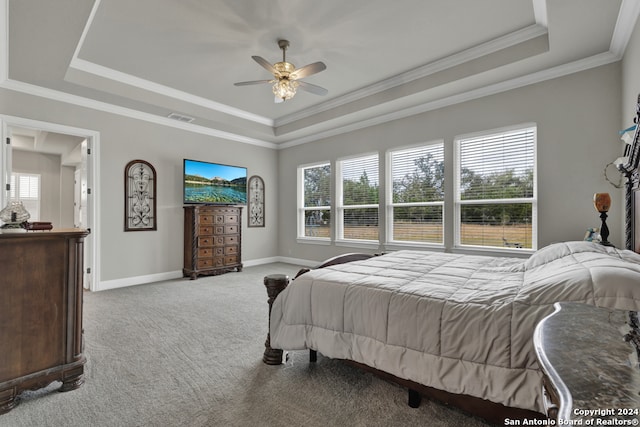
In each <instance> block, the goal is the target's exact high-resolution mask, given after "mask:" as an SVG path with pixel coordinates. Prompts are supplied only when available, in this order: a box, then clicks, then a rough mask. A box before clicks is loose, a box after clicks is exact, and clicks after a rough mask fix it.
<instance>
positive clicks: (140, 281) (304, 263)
mask: <svg viewBox="0 0 640 427" xmlns="http://www.w3.org/2000/svg"><path fill="white" fill-rule="evenodd" d="M274 262H283V263H286V264H293V265H299V266H301V267H314V266H316V265H318V261H309V260H306V259H298V258H290V257H281V256H275V257H269V258H260V259H252V260H249V261H243V262H242V265H243V267H255V266H258V265H264V264H272V263H274ZM181 277H183V275H182V270H178V271H168V272H166V273H157V274H148V275H144V276H135V277H125V278H123V279H114V280H104V281H101V282H99V283H98V286H97V287H96V291H106V290H108V289H117V288H125V287H127V286H135V285H144V284H147V283H154V282H162V281H163V280H173V279H179V278H181Z"/></svg>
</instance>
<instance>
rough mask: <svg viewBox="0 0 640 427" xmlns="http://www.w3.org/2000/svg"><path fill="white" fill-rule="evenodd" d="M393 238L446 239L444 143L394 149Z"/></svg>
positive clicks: (391, 215) (392, 154)
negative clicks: (444, 223)
mask: <svg viewBox="0 0 640 427" xmlns="http://www.w3.org/2000/svg"><path fill="white" fill-rule="evenodd" d="M389 164H390V166H389V167H390V174H391V185H390V186H388V188H389V189H390V191H391V197H388V198H387V200H390V201H391V203H390V204H389V206H388V211H389V215H388V218H393V221H389V228H388V233H387V234H388V236H391V240H392V241H409V242H428V243H443V206H444V144H443V143H436V144H430V145H424V146H420V147H413V148H407V149H402V150H396V151H391V152H390V153H389Z"/></svg>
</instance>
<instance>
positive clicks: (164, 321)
mask: <svg viewBox="0 0 640 427" xmlns="http://www.w3.org/2000/svg"><path fill="white" fill-rule="evenodd" d="M297 271H298V267H296V266H292V265H287V264H270V265H265V266H259V267H252V268H245V269H244V271H243V272H242V273H235V272H234V273H228V274H224V275H220V276H213V277H202V278H199V279H198V280H195V281H191V280H187V279H185V280H175V281H167V282H162V283H156V284H148V285H140V286H133V287H129V288H123V289H115V290H111V291H102V292H97V293H90V292H87V293H85V298H84V330H85V354H86V357H87V365H86V367H85V377H86V383H85V384H84V385H83V386H82V387H80V388H79V389H77V390H74V391H70V392H67V393H59V392H57V391H56V389H57V388H58V387H59V385H60V384H59V383H53V384H52V385H51V386H49V387H47V388H46V389H44V390H40V391H36V392H26V393H24V394H23V396H22V399H21V401H20V404H19V405H18V406H17V407H16V408H15V409H14V410H12V411H11V412H9V413H8V414H5V415H1V416H0V426H2V427H5V426H7V427H20V426H28V427H34V426H38V427H40V426H60V427H62V426H64V427H72V426H82V427H86V426H94V427H102V426H127V427H130V426H311V427H313V426H418V425H420V426H482V425H485V424H484V423H482V422H481V421H479V420H477V419H475V418H472V417H468V416H466V415H464V414H461V413H459V412H457V411H455V410H452V409H449V408H446V407H443V406H441V405H439V404H436V403H432V402H429V401H425V400H423V402H422V405H421V406H420V408H417V409H411V408H409V407H408V406H407V391H406V390H405V389H402V388H400V387H398V386H395V385H393V384H390V383H387V382H385V381H383V380H381V379H378V378H376V377H374V376H372V375H371V374H368V373H364V372H362V371H360V370H358V369H356V368H353V367H349V366H346V365H345V364H343V363H341V362H339V361H335V360H331V359H328V358H325V357H322V355H319V357H318V362H317V363H316V364H309V363H308V353H307V352H293V353H290V355H291V357H290V359H289V361H288V362H287V364H285V365H281V366H268V365H265V364H263V363H262V359H261V358H262V353H263V351H264V339H265V337H266V333H267V311H268V306H267V294H266V291H265V288H264V285H263V283H262V279H263V277H264V276H265V275H266V274H271V273H284V274H288V275H290V276H291V277H293V276H294V275H295V273H296V272H297Z"/></svg>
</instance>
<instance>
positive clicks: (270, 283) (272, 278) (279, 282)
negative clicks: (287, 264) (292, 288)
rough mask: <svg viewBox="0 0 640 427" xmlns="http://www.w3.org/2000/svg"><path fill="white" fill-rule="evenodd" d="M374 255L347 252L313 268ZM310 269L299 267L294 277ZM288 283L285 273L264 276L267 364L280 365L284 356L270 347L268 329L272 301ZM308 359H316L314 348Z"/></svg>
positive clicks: (265, 358) (359, 259)
mask: <svg viewBox="0 0 640 427" xmlns="http://www.w3.org/2000/svg"><path fill="white" fill-rule="evenodd" d="M374 256H375V255H371V254H363V253H348V254H344V255H338V256H335V257H333V258H329V259H328V260H326V261H324V262H323V263H322V264H320V265H318V266H317V267H315V269H318V268H325V267H329V266H331V265H338V264H344V263H347V262H352V261H361V260H365V259H369V258H371V257H374ZM310 270H311V269H309V268H303V269H301V270H300V271H298V274H296V277H294V279H295V278H297V277H298V276H300V275H302V274H304V273H306V272H308V271H310ZM288 285H289V276H287V275H285V274H270V275H268V276H265V278H264V286H265V287H266V288H267V295H268V296H269V299H268V300H267V302H268V303H269V329H268V330H267V340H266V341H265V343H264V346H265V349H264V355H263V356H262V361H263V362H264V363H266V364H267V365H280V364H281V363H282V359H283V356H284V352H283V351H282V350H280V349H277V348H271V337H270V333H269V331H270V330H271V307H272V306H273V302H274V301H275V299H276V297H277V296H278V295H280V292H282V291H284V290H285V289H286V288H287V286H288ZM309 361H310V362H315V361H316V352H315V350H311V353H309Z"/></svg>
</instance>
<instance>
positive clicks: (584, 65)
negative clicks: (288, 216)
mask: <svg viewBox="0 0 640 427" xmlns="http://www.w3.org/2000/svg"><path fill="white" fill-rule="evenodd" d="M619 60H620V58H619V56H618V55H616V54H614V53H612V52H603V53H600V54H597V55H593V56H591V57H588V58H584V59H581V60H578V61H574V62H570V63H567V64H562V65H559V66H556V67H552V68H549V69H545V70H542V71H538V72H535V73H532V74H528V75H525V76H521V77H516V78H513V79H511V80H505V81H502V82H500V83H495V84H492V85H488V86H484V87H480V88H478V89H473V90H470V91H467V92H464V93H459V94H456V95H451V96H448V97H445V98H440V99H436V100H434V101H430V102H426V103H423V104H419V105H416V106H414V107H409V108H405V109H402V110H398V111H393V112H391V113H387V114H383V115H380V116H377V117H373V118H370V119H365V120H361V121H359V122H354V123H350V124H348V125H344V126H341V127H336V128H332V129H329V130H326V131H322V132H317V133H314V134H312V135H309V136H306V137H302V138H297V139H292V140H290V141H287V142H283V143H281V144H279V145H278V148H279V149H284V148H289V147H294V146H297V145H302V144H307V143H309V142H313V141H317V140H320V139H325V138H329V137H332V136H336V135H341V134H344V133H347V132H353V131H356V130H359V129H364V128H367V127H371V126H375V125H379V124H382V123H386V122H390V121H392V120H398V119H403V118H406V117H410V116H415V115H417V114H422V113H426V112H428V111H433V110H437V109H439V108H444V107H448V106H450V105H455V104H460V103H463V102H467V101H472V100H474V99H478V98H483V97H485V96H489V95H494V94H497V93H501V92H506V91H508V90H513V89H517V88H520V87H524V86H529V85H532V84H534V83H539V82H543V81H546V80H551V79H555V78H558V77H563V76H566V75H569V74H573V73H577V72H580V71H585V70H589V69H591V68H595V67H599V66H602V65H607V64H610V63H613V62H616V61H619Z"/></svg>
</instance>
